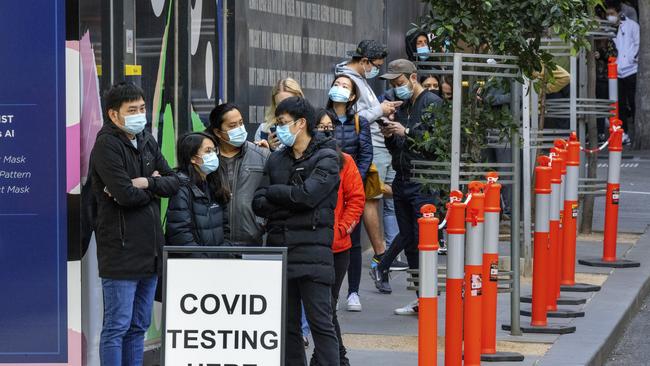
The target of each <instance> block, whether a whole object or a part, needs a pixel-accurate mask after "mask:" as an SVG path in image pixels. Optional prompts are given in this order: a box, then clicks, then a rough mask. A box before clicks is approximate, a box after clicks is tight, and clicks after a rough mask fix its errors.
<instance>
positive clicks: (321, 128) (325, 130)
mask: <svg viewBox="0 0 650 366" xmlns="http://www.w3.org/2000/svg"><path fill="white" fill-rule="evenodd" d="M316 129H317V130H318V131H322V132H327V131H334V126H323V125H318V126H316Z"/></svg>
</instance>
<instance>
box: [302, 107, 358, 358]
mask: <svg viewBox="0 0 650 366" xmlns="http://www.w3.org/2000/svg"><path fill="white" fill-rule="evenodd" d="M332 120H333V119H332V116H331V115H330V114H329V113H328V112H326V111H324V110H322V111H320V112H319V113H318V119H317V121H318V124H317V125H316V129H317V130H318V131H319V132H320V133H323V134H325V135H326V136H331V134H332V131H334V124H333V122H332ZM338 152H339V166H340V168H339V176H340V177H341V183H340V185H339V192H338V200H337V202H336V209H335V210H334V242H333V243H332V252H333V253H334V273H335V279H334V286H332V309H333V312H332V320H333V322H334V328H335V329H336V336H337V338H338V340H339V354H340V356H341V366H345V365H349V364H350V361H348V358H347V357H346V353H347V351H346V350H345V346H344V345H343V339H342V338H341V327H340V326H339V322H338V318H337V316H336V303H337V302H338V299H339V291H340V289H341V284H342V283H343V278H345V273H346V272H347V270H348V265H349V263H350V248H351V247H352V239H350V234H351V233H352V231H353V230H354V228H355V227H356V226H357V224H359V220H360V219H361V215H362V214H363V208H364V206H365V202H366V194H365V191H364V189H363V181H362V180H361V174H359V170H358V169H357V165H356V163H355V162H354V159H352V156H350V155H348V154H346V153H344V152H341V151H340V150H338ZM314 361H316V362H314ZM317 361H318V360H313V361H312V363H311V365H314V364H316V365H318V364H319V363H318V362H317Z"/></svg>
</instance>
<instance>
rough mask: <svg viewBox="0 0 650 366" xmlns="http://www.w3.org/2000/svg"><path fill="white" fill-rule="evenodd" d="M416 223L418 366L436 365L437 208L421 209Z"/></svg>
mask: <svg viewBox="0 0 650 366" xmlns="http://www.w3.org/2000/svg"><path fill="white" fill-rule="evenodd" d="M420 212H421V213H422V217H421V218H419V219H418V226H419V234H420V239H419V241H420V242H419V243H418V249H419V251H420V274H419V283H420V285H419V287H420V299H419V312H418V365H419V366H436V365H437V364H438V248H439V247H438V219H437V218H436V217H435V216H434V214H435V212H436V207H435V206H434V205H424V206H422V208H421V209H420Z"/></svg>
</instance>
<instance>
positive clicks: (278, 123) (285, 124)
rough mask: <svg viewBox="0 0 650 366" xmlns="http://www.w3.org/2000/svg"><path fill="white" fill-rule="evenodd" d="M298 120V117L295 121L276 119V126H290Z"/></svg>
mask: <svg viewBox="0 0 650 366" xmlns="http://www.w3.org/2000/svg"><path fill="white" fill-rule="evenodd" d="M296 122H298V120H297V119H294V120H293V121H280V120H275V125H276V126H290V125H292V124H294V123H296Z"/></svg>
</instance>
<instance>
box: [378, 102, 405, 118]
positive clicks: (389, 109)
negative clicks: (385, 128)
mask: <svg viewBox="0 0 650 366" xmlns="http://www.w3.org/2000/svg"><path fill="white" fill-rule="evenodd" d="M400 105H402V102H400V101H397V102H391V101H390V100H384V101H383V102H381V112H382V113H383V114H384V116H389V115H391V114H393V113H395V110H396V109H397V107H399V106H400Z"/></svg>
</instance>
